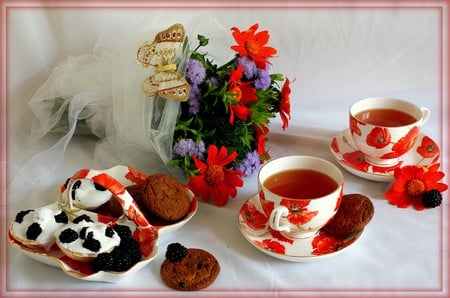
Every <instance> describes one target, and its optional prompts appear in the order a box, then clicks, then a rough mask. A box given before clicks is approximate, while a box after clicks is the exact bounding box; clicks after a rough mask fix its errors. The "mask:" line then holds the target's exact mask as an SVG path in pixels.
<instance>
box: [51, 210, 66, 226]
mask: <svg viewBox="0 0 450 298" xmlns="http://www.w3.org/2000/svg"><path fill="white" fill-rule="evenodd" d="M54 217H55V222H57V223H64V224H66V223H68V222H69V217H68V216H67V214H66V212H64V211H61V213H59V214H56V215H55V216H54Z"/></svg>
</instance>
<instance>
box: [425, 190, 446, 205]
mask: <svg viewBox="0 0 450 298" xmlns="http://www.w3.org/2000/svg"><path fill="white" fill-rule="evenodd" d="M422 203H423V205H424V206H425V208H434V207H437V206H439V205H441V203H442V195H441V193H440V192H439V191H438V190H437V189H432V190H430V191H427V192H426V193H424V194H423V196H422Z"/></svg>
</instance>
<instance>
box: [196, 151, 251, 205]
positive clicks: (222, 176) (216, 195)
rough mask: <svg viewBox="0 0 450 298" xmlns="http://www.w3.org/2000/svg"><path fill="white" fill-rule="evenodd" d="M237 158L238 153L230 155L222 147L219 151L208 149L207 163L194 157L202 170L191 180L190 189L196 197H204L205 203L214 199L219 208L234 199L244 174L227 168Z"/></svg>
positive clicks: (198, 167)
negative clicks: (231, 198) (229, 199)
mask: <svg viewBox="0 0 450 298" xmlns="http://www.w3.org/2000/svg"><path fill="white" fill-rule="evenodd" d="M236 156H237V153H236V151H233V152H232V153H231V154H230V155H228V152H227V148H226V147H224V146H222V147H221V148H220V151H219V150H218V149H217V146H215V145H210V146H209V147H208V159H207V162H206V163H204V162H202V161H200V160H199V159H197V157H196V156H195V155H193V156H192V157H193V159H194V163H195V166H196V167H197V169H199V170H200V171H199V174H198V175H197V176H193V177H191V178H190V179H189V187H190V188H191V190H192V191H193V192H194V193H195V195H196V196H198V197H200V196H201V197H203V199H204V200H205V201H209V200H210V199H213V201H214V203H215V204H216V205H217V206H223V205H225V204H226V203H227V202H228V198H229V197H230V196H231V197H233V198H234V197H235V196H236V194H237V190H236V187H241V186H242V185H243V181H242V179H241V178H240V177H241V176H242V175H243V174H242V173H241V172H240V171H235V170H232V169H228V168H225V166H226V165H228V164H229V163H231V162H232V161H234V160H235V158H236Z"/></svg>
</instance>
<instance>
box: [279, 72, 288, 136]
mask: <svg viewBox="0 0 450 298" xmlns="http://www.w3.org/2000/svg"><path fill="white" fill-rule="evenodd" d="M290 96H291V87H290V82H289V79H288V78H286V81H285V82H284V85H283V87H282V88H281V92H280V117H281V120H282V121H283V126H282V127H283V130H285V129H286V128H287V127H288V124H289V120H291V98H290Z"/></svg>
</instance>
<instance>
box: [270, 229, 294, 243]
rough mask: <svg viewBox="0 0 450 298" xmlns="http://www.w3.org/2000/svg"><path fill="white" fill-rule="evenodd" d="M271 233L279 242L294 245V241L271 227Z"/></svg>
mask: <svg viewBox="0 0 450 298" xmlns="http://www.w3.org/2000/svg"><path fill="white" fill-rule="evenodd" d="M269 232H270V235H272V237H273V238H275V239H277V240H280V241H283V242H287V243H289V244H293V243H294V240H293V239H291V238H287V237H285V236H283V234H281V232H279V231H276V230H274V229H272V228H271V227H270V226H269Z"/></svg>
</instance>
